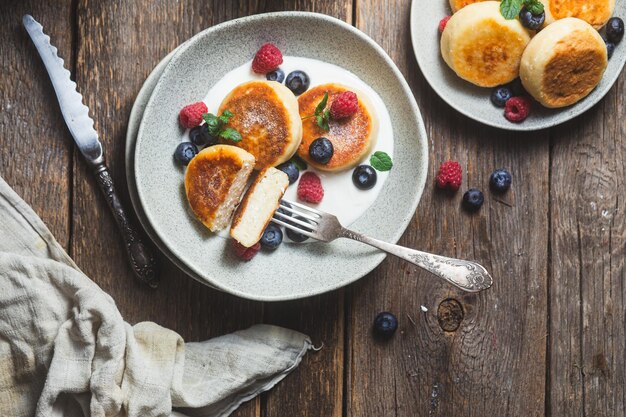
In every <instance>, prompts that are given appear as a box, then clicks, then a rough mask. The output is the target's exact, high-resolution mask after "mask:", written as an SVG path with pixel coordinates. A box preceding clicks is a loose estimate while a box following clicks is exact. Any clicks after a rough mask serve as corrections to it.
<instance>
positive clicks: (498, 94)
mask: <svg viewBox="0 0 626 417" xmlns="http://www.w3.org/2000/svg"><path fill="white" fill-rule="evenodd" d="M511 97H513V91H511V89H510V88H509V87H507V86H501V87H496V88H494V89H493V91H492V92H491V102H492V103H493V105H494V106H496V107H502V108H504V106H505V104H506V102H507V101H509V99H510V98H511Z"/></svg>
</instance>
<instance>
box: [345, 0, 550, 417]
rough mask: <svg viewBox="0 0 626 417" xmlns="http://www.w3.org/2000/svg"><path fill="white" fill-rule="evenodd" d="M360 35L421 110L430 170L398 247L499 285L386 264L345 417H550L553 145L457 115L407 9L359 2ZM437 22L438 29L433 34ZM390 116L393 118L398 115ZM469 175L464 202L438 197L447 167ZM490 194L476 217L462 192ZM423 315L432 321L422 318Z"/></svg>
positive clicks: (362, 312)
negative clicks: (501, 186)
mask: <svg viewBox="0 0 626 417" xmlns="http://www.w3.org/2000/svg"><path fill="white" fill-rule="evenodd" d="M356 4H357V9H356V16H357V21H356V23H357V27H359V28H360V29H362V30H363V31H364V32H365V33H367V34H369V35H370V36H372V37H373V38H374V40H376V41H377V42H378V43H380V44H381V46H382V47H383V48H384V49H385V50H386V51H387V52H388V53H389V54H390V56H391V57H392V59H393V60H394V61H395V62H396V63H397V65H398V66H399V68H400V70H401V71H402V72H403V73H404V75H405V76H406V78H407V80H408V81H409V84H410V86H411V88H412V90H413V92H414V94H415V96H416V97H417V99H418V104H419V105H420V109H421V111H422V114H423V117H424V119H425V122H426V129H427V132H428V135H429V152H430V168H429V178H428V181H427V185H426V189H425V192H424V196H423V198H422V201H421V202H420V205H419V207H418V210H417V213H416V216H415V217H414V219H413V220H412V222H411V224H410V226H409V228H408V230H407V232H406V233H405V235H404V237H403V238H402V239H401V241H400V244H403V245H406V246H410V247H414V248H417V249H423V250H426V251H431V252H434V253H439V254H442V255H448V256H454V257H459V258H469V259H473V260H476V261H478V262H480V263H482V264H483V265H485V266H486V267H487V269H488V270H490V271H491V273H492V275H493V277H494V280H495V284H494V286H493V288H492V289H490V290H488V291H486V292H484V293H481V294H478V295H467V294H463V293H461V292H460V291H459V290H456V289H454V288H452V287H450V286H448V285H446V284H444V283H442V282H441V281H439V280H438V279H437V278H435V277H433V276H431V275H430V274H428V273H425V272H422V271H421V270H416V269H415V268H414V267H412V266H410V265H408V264H406V263H404V262H401V261H399V260H397V259H392V258H388V259H387V260H386V261H385V262H384V263H383V264H382V265H381V266H380V267H379V268H377V269H376V270H375V271H374V272H373V273H372V274H371V275H370V276H369V277H367V278H366V279H364V280H362V281H361V282H360V283H358V284H357V285H355V286H354V287H352V288H351V290H350V301H349V302H348V303H347V308H349V309H350V321H349V322H348V324H347V328H348V331H347V334H348V336H347V338H348V340H350V349H349V359H348V360H347V365H346V366H349V373H348V386H349V388H348V390H347V391H348V398H347V412H348V413H347V414H348V416H354V417H357V416H369V415H395V416H415V415H420V416H445V417H448V416H454V415H459V416H481V417H482V416H491V415H493V416H496V415H502V416H504V415H506V416H538V415H542V414H543V412H544V396H545V393H544V391H545V389H544V387H545V363H546V339H545V336H546V312H547V311H546V309H547V285H546V284H547V241H548V217H547V213H548V190H549V187H548V169H549V146H548V134H547V133H545V132H544V133H537V134H533V135H532V136H530V135H522V134H514V133H508V132H502V131H498V130H495V129H491V128H488V127H485V126H481V125H479V124H477V123H475V122H473V121H470V120H468V119H467V118H465V117H463V116H461V115H459V114H457V113H456V112H454V111H453V110H452V109H451V108H450V107H449V106H448V105H447V104H445V103H444V102H443V101H442V100H441V99H440V98H439V97H437V96H436V94H435V93H434V92H433V90H432V89H431V88H430V87H429V86H428V85H427V83H426V82H425V80H424V78H423V76H422V74H421V73H420V71H419V69H418V67H417V64H416V62H415V58H414V56H413V52H412V46H411V43H410V38H409V27H410V22H409V8H410V1H408V0H396V1H390V2H384V3H383V2H377V1H373V0H358V1H357V3H356ZM437 23H438V22H433V30H436V25H437ZM391 111H393V109H391ZM448 159H454V160H458V161H459V162H460V163H461V165H462V166H463V167H464V180H463V187H462V189H461V192H459V193H457V194H455V195H454V196H449V195H446V194H445V193H441V192H437V191H436V190H435V189H434V187H433V180H434V176H435V175H436V171H437V169H438V167H439V165H440V164H441V162H443V161H445V160H448ZM500 167H504V168H507V169H509V170H510V171H511V172H512V174H513V176H514V186H513V188H512V190H511V191H510V192H509V193H508V194H507V195H506V196H503V197H496V196H494V195H492V194H491V193H490V192H489V190H488V181H489V175H490V174H491V172H492V171H493V170H494V169H496V168H500ZM470 187H476V188H480V189H482V190H483V191H484V192H485V200H486V201H485V205H484V206H483V207H482V209H481V210H480V212H479V213H477V214H475V215H468V214H466V213H465V212H463V211H462V210H461V208H460V200H461V196H462V192H463V191H464V190H466V189H468V188H470ZM449 298H451V299H454V300H456V301H458V302H459V303H460V305H461V307H462V309H463V315H464V317H463V320H462V321H461V323H460V326H459V328H458V329H457V330H456V331H453V332H446V331H444V330H443V329H442V327H441V326H440V324H439V320H438V317H437V314H438V307H439V304H440V303H441V302H442V301H444V300H446V299H449ZM422 306H424V307H426V308H427V309H428V311H426V312H424V311H422ZM384 310H388V311H391V312H393V313H394V314H396V316H397V317H398V318H399V320H400V328H399V332H398V333H397V334H396V335H395V337H394V338H393V339H392V340H390V341H388V342H379V341H375V340H374V339H373V337H372V335H371V327H372V322H373V320H374V317H375V315H376V314H377V313H378V312H380V311H384Z"/></svg>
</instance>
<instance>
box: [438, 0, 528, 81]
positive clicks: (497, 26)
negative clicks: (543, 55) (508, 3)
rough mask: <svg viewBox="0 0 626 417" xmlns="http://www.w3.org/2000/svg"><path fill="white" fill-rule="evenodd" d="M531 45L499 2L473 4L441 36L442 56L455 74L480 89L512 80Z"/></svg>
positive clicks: (460, 13)
mask: <svg viewBox="0 0 626 417" xmlns="http://www.w3.org/2000/svg"><path fill="white" fill-rule="evenodd" d="M528 42H530V34H529V32H528V31H527V30H526V29H525V28H524V27H523V26H522V24H521V23H520V22H519V19H512V20H506V19H505V18H504V17H503V16H502V14H501V13H500V2H497V1H484V2H480V3H474V4H470V5H469V6H466V7H464V8H462V9H461V10H459V11H458V12H457V13H455V14H454V15H453V16H452V17H451V18H450V20H449V21H448V23H447V25H446V29H445V30H444V31H443V34H442V35H441V55H442V57H443V59H444V61H445V62H446V63H447V64H448V66H449V67H450V68H451V69H452V70H453V71H454V72H456V74H457V75H458V76H459V77H461V78H463V79H464V80H467V81H469V82H471V83H472V84H475V85H478V86H480V87H495V86H497V85H502V84H506V83H508V82H510V81H513V80H514V79H515V78H517V76H518V75H519V64H520V60H521V58H522V54H523V53H524V49H526V45H528Z"/></svg>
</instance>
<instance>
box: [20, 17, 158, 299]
mask: <svg viewBox="0 0 626 417" xmlns="http://www.w3.org/2000/svg"><path fill="white" fill-rule="evenodd" d="M22 22H23V23H24V27H25V28H26V30H27V31H28V34H29V35H30V37H31V39H32V40H33V43H34V44H35V46H36V47H37V51H38V52H39V55H40V56H41V59H42V60H43V64H44V66H45V67H46V70H47V71H48V75H50V80H51V81H52V85H53V86H54V91H55V93H56V95H57V99H58V100H59V105H60V107H61V113H63V118H64V119H65V123H66V124H67V127H68V128H69V130H70V133H71V134H72V136H73V137H74V141H75V142H76V146H78V149H80V152H81V153H82V154H83V156H84V157H85V159H86V160H87V163H88V164H89V166H90V167H91V168H92V170H93V173H94V175H95V176H96V180H97V182H98V185H99V186H100V189H101V190H102V192H103V193H104V196H105V198H106V200H107V203H108V204H109V208H110V209H111V211H112V212H113V216H114V217H115V221H116V222H117V225H118V227H119V229H120V232H121V233H122V237H123V238H124V243H125V246H126V252H127V253H128V257H129V259H130V264H131V266H132V269H133V272H134V274H135V276H136V277H137V278H138V279H139V280H140V281H141V282H144V283H146V284H148V285H149V286H150V287H152V288H156V286H157V283H158V280H157V274H156V259H155V257H154V255H153V253H152V250H151V249H150V248H149V247H148V246H147V245H146V244H145V243H144V242H143V241H142V239H141V237H140V235H139V233H138V232H137V229H136V228H135V226H134V225H133V224H132V223H131V221H130V219H129V217H128V216H127V214H126V211H125V210H124V207H122V202H121V200H120V199H119V197H118V195H117V192H116V191H115V186H114V185H113V178H112V177H111V173H110V172H109V169H108V168H107V166H106V164H105V162H104V153H103V152H102V145H101V143H100V140H98V133H97V132H96V130H95V129H94V127H93V120H92V119H91V118H90V117H89V109H88V108H87V106H85V105H84V104H83V96H81V95H80V94H79V93H78V91H77V90H76V83H75V82H74V81H72V80H71V79H70V72H69V71H68V70H67V69H65V68H64V67H63V60H62V59H61V58H59V55H58V54H57V48H55V47H54V46H52V44H50V37H49V36H48V35H46V34H45V33H44V32H43V27H42V26H41V25H40V24H39V23H38V22H37V21H36V20H35V19H33V17H32V16H30V15H25V16H24V18H23V19H22Z"/></svg>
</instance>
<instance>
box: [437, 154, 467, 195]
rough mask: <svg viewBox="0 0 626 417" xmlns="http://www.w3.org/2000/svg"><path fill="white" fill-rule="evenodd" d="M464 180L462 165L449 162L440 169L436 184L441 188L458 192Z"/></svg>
mask: <svg viewBox="0 0 626 417" xmlns="http://www.w3.org/2000/svg"><path fill="white" fill-rule="evenodd" d="M462 179H463V173H462V172H461V164H459V163H458V162H457V161H448V162H444V163H443V164H441V166H440V167H439V173H438V174H437V178H436V183H437V187H439V188H442V189H447V190H451V191H457V190H458V189H459V188H461V181H462Z"/></svg>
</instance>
